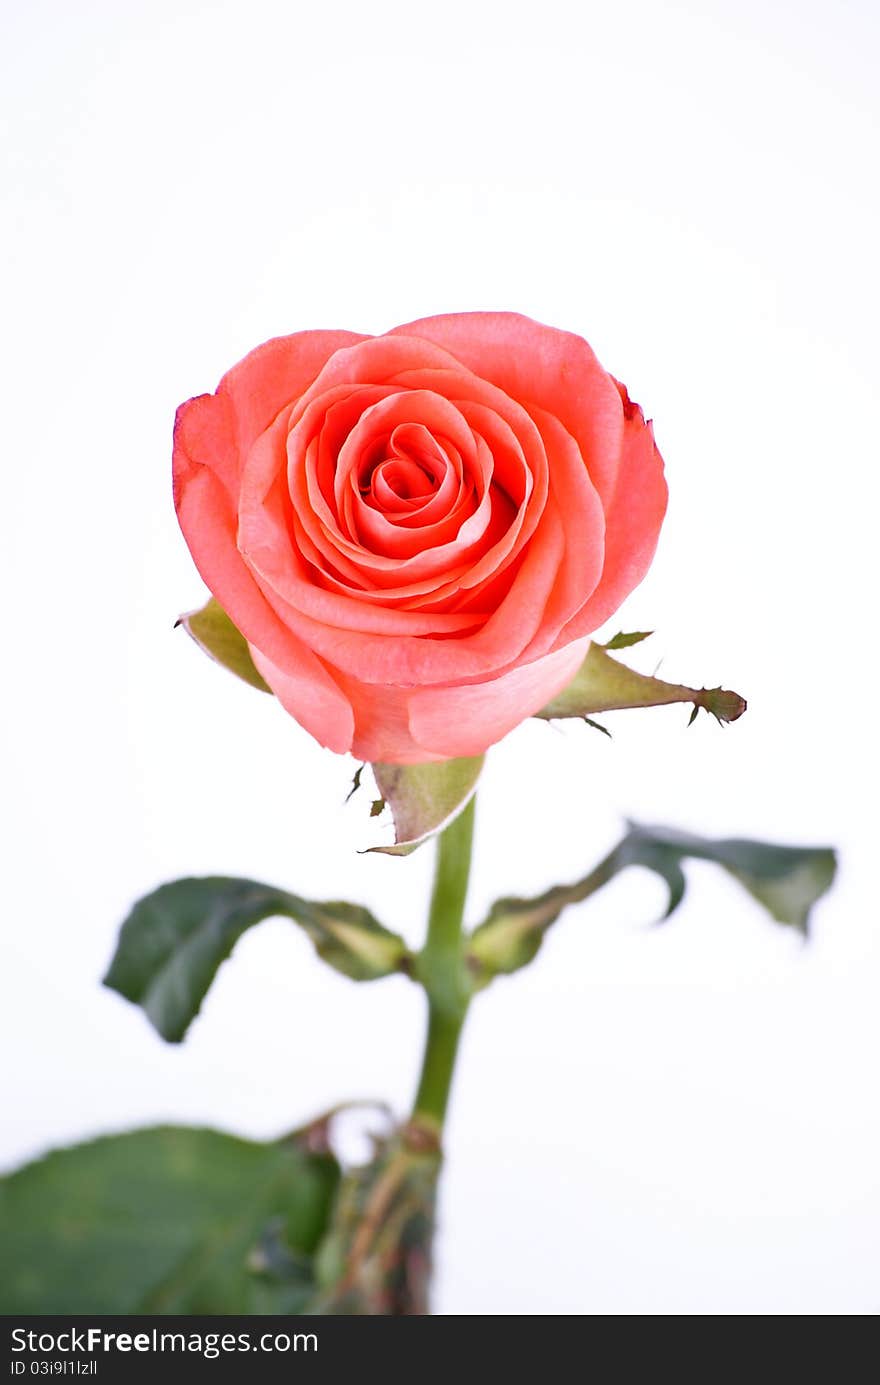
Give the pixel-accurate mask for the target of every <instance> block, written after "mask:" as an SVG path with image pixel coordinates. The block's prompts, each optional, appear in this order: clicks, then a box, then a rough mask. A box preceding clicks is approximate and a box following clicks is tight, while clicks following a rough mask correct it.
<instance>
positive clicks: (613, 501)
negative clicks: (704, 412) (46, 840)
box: [174, 313, 666, 764]
mask: <svg viewBox="0 0 880 1385" xmlns="http://www.w3.org/2000/svg"><path fill="white" fill-rule="evenodd" d="M174 493H175V503H176V506H177V512H178V516H179V519H180V524H181V527H182V529H183V533H184V535H185V537H186V541H187V543H188V544H189V547H190V550H191V552H192V555H193V558H194V559H195V562H196V566H197V567H198V569H199V572H200V573H201V575H202V577H203V578H204V581H205V582H206V583H207V585H208V587H209V588H210V589H211V591H212V592H213V594H214V596H215V597H216V598H217V600H218V602H219V603H220V605H221V606H222V607H223V609H224V610H225V611H226V613H227V614H228V616H229V617H230V619H231V620H232V621H233V623H234V624H235V625H236V626H237V628H238V629H239V630H240V631H241V633H242V634H243V635H244V636H245V638H246V640H247V641H248V644H249V646H250V651H251V654H252V656H253V660H254V663H255V664H256V666H257V668H258V669H259V671H260V673H261V674H262V676H263V678H264V679H265V680H266V682H267V683H268V684H269V686H270V687H271V688H272V690H273V692H274V693H275V694H276V696H277V697H278V699H279V701H280V702H281V703H282V705H283V706H284V707H285V708H286V709H287V711H288V712H289V713H290V714H291V715H292V716H293V717H295V719H296V720H297V721H298V722H299V723H300V724H301V725H302V726H304V727H305V728H306V730H307V731H309V732H310V733H311V734H312V735H313V736H314V737H315V738H316V739H317V740H318V741H320V742H321V744H322V745H325V746H328V747H329V748H330V749H331V750H335V751H351V752H352V753H353V754H354V755H356V756H358V757H359V758H361V759H363V760H372V761H386V762H390V763H397V764H408V763H418V762H422V761H429V760H441V759H448V758H451V757H453V756H458V755H476V754H479V753H480V752H482V751H483V750H485V749H486V748H487V747H488V746H489V745H492V744H493V743H494V742H495V741H498V740H500V738H501V737H502V736H504V735H505V734H506V733H507V732H508V731H510V730H511V729H512V728H513V727H515V726H516V725H518V724H519V723H520V722H521V721H523V720H524V719H525V718H526V717H528V716H531V715H532V714H533V713H535V712H537V711H539V710H540V709H541V707H543V706H544V705H545V704H546V703H547V702H549V700H550V699H551V698H552V697H553V696H554V695H555V694H556V693H558V692H559V691H560V690H561V689H562V688H563V687H564V686H565V684H566V683H567V682H569V681H570V679H571V678H572V677H573V676H574V674H575V672H576V671H577V669H578V666H579V665H580V663H581V661H582V660H583V658H584V655H585V653H586V650H587V647H588V644H589V635H590V633H591V632H592V631H594V630H596V629H597V627H598V626H600V625H601V624H602V623H603V622H604V621H605V620H607V619H608V617H609V616H610V615H612V613H613V612H614V611H615V610H616V608H617V607H618V606H619V605H620V603H621V601H622V600H623V599H624V597H625V596H627V595H628V593H629V592H631V591H632V589H633V587H635V586H636V584H637V583H638V582H639V581H640V580H641V579H642V577H643V576H644V574H645V572H646V570H647V568H648V565H649V564H650V562H651V558H652V557H653V554H654V549H655V546H656V543H657V535H658V532H659V529H660V524H661V522H662V519H663V514H664V511H665V508H666V484H665V481H664V479H663V462H662V459H661V457H660V454H659V452H658V451H657V449H656V447H655V445H654V439H653V434H652V432H651V426H650V424H648V423H646V422H645V420H644V418H643V416H642V412H641V410H640V409H639V408H638V406H637V405H635V404H633V403H632V402H631V401H630V399H629V397H628V395H627V392H626V390H625V389H624V387H623V386H622V385H621V384H619V383H618V382H617V381H616V380H615V379H613V377H612V376H610V375H609V374H607V372H606V371H605V370H603V368H602V366H601V365H600V364H599V362H598V361H597V359H596V357H595V355H594V354H593V352H592V351H591V349H590V347H589V346H588V345H587V343H586V342H585V341H583V340H582V339H581V338H580V337H578V336H574V335H572V334H571V333H568V332H562V331H558V330H556V329H554V328H552V327H545V326H543V325H542V324H540V323H538V322H533V321H532V320H531V319H529V318H526V317H521V316H519V315H518V314H515V313H452V314H449V315H445V316H440V317H429V318H423V319H422V320H421V321H418V322H412V323H409V324H408V325H407V326H405V327H396V328H395V329H394V330H393V331H391V332H388V333H386V334H385V335H384V336H378V337H369V336H360V335H358V334H356V333H354V332H296V333H294V335H293V336H289V337H279V338H277V339H276V340H274V341H269V342H266V344H265V345H264V346H260V347H258V348H257V349H256V350H255V351H253V352H251V354H250V355H249V356H246V357H245V359H244V360H243V361H242V362H241V363H240V364H239V365H237V366H235V367H234V368H233V369H232V370H231V371H230V372H229V374H228V375H225V376H224V377H223V379H222V380H221V382H220V385H219V387H218V389H217V392H216V393H215V394H203V395H199V396H198V397H197V398H195V399H191V400H189V402H188V403H186V404H184V405H182V407H181V408H180V409H179V410H178V415H177V423H176V427H175V436H174Z"/></svg>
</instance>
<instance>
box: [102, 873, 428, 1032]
mask: <svg viewBox="0 0 880 1385" xmlns="http://www.w3.org/2000/svg"><path fill="white" fill-rule="evenodd" d="M276 915H281V916H282V917H286V918H290V919H292V920H293V921H294V922H295V923H298V924H299V925H300V927H301V928H303V929H304V930H305V932H306V933H307V934H308V936H309V938H310V939H311V941H312V942H313V944H314V946H315V949H316V950H317V952H318V955H319V956H320V957H322V958H323V960H324V961H325V962H327V963H328V965H329V966H331V967H333V968H335V970H336V971H340V972H342V973H343V975H345V976H348V977H351V979H352V980H354V981H374V980H377V979H378V978H380V977H383V976H388V975H390V974H391V973H392V972H395V971H406V970H407V969H408V966H409V953H408V951H407V947H406V944H405V942H404V941H403V939H402V938H401V937H400V936H399V935H398V934H397V933H392V932H390V931H389V930H388V929H387V928H385V927H383V925H382V924H381V923H379V922H378V921H377V920H376V919H375V918H374V916H373V915H372V914H371V913H370V911H369V910H368V909H365V908H363V907H362V906H361V905H358V904H347V903H344V902H337V901H332V902H330V903H315V902H314V901H312V900H308V899H301V898H300V897H299V896H298V895H294V894H290V893H289V892H288V891H287V890H279V889H275V888H274V887H272V886H270V885H261V884H259V883H258V882H257V881H255V880H239V879H234V878H231V877H228V876H206V877H202V878H195V877H191V878H187V879H183V880H175V881H173V882H172V883H171V884H168V885H162V886H161V887H160V888H159V889H158V890H154V891H153V892H152V893H151V894H148V895H146V896H145V897H144V898H143V899H141V900H139V901H138V903H137V904H135V906H134V908H133V909H132V911H131V913H130V914H129V916H128V918H127V919H126V920H125V922H124V923H123V925H122V928H121V930H120V934H119V939H118V942H117V946H116V952H115V954H114V957H113V960H112V962H111V963H110V968H109V970H108V972H107V975H106V976H105V977H104V984H105V985H106V986H109V987H110V988H111V990H114V991H118V992H119V994H120V995H123V996H125V997H126V999H127V1000H130V1001H132V1002H133V1003H134V1004H136V1005H140V1007H141V1008H142V1009H143V1011H144V1013H145V1014H146V1016H147V1018H148V1019H149V1020H150V1023H151V1024H152V1025H153V1026H154V1027H155V1028H156V1029H157V1030H158V1032H159V1033H160V1034H161V1035H162V1038H163V1039H167V1040H168V1041H169V1042H170V1043H179V1042H180V1040H181V1039H182V1038H183V1036H184V1034H185V1033H186V1031H187V1029H188V1027H189V1025H190V1023H191V1022H192V1020H193V1019H194V1018H195V1017H196V1015H197V1014H198V1012H199V1008H200V1006H201V1003H202V1001H203V999H204V997H205V995H206V994H207V991H208V988H209V987H210V985H211V982H212V981H213V979H214V976H215V975H216V973H217V969H218V967H219V966H220V964H221V962H223V961H224V960H225V959H226V958H227V957H228V956H229V954H230V952H231V951H232V949H233V947H234V946H235V944H236V943H237V941H238V939H239V938H240V937H241V935H242V933H244V932H245V931H246V930H247V929H248V928H251V927H253V925H254V924H256V923H259V922H260V921H261V920H262V919H266V918H272V917H274V916H276Z"/></svg>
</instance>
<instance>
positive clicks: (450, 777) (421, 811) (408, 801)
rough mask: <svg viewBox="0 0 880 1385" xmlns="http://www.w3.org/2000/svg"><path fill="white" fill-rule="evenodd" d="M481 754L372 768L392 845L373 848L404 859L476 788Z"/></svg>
mask: <svg viewBox="0 0 880 1385" xmlns="http://www.w3.org/2000/svg"><path fill="white" fill-rule="evenodd" d="M484 758H485V757H484V756H483V755H477V756H474V757H472V758H468V759H461V760H441V761H438V762H437V763H435V764H426V765H385V764H375V765H373V775H374V777H375V780H376V786H377V788H378V790H379V793H380V794H381V796H382V798H383V799H384V800H385V802H386V803H387V804H388V806H389V808H390V809H391V815H392V817H393V818H394V845H393V846H373V847H370V850H371V851H382V852H384V853H385V854H386V855H388V856H408V855H409V853H410V852H411V851H415V849H416V847H417V846H421V844H422V842H426V841H427V840H428V838H429V837H432V836H434V834H435V833H436V832H440V831H442V829H443V828H444V827H446V826H447V825H448V824H449V823H450V822H451V821H452V820H453V818H456V817H457V816H458V814H459V813H460V812H461V810H462V809H463V808H464V807H466V805H467V804H468V802H469V801H470V799H471V797H472V796H473V793H474V791H475V789H476V787H477V780H478V779H479V777H480V771H481V770H482V768H483V761H484Z"/></svg>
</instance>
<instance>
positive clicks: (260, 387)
mask: <svg viewBox="0 0 880 1385" xmlns="http://www.w3.org/2000/svg"><path fill="white" fill-rule="evenodd" d="M366 340H368V338H366V337H363V336H361V334H360V333H358V332H294V333H293V335H292V336H289V337H273V339H272V340H271V341H267V342H264V344H263V345H262V346H258V347H257V349H256V350H255V351H251V352H250V354H249V355H247V356H245V358H244V360H243V361H239V363H238V365H235V366H233V367H232V369H231V370H230V371H227V373H226V374H225V375H224V376H223V379H222V380H221V381H220V384H219V385H218V387H217V393H218V395H225V396H226V397H227V398H228V399H229V400H230V402H231V404H232V406H233V408H234V410H235V415H236V419H237V421H238V429H239V432H238V443H239V447H240V449H241V454H242V456H245V455H246V454H247V451H248V449H249V448H250V446H251V443H252V442H253V441H254V439H255V438H256V437H258V436H259V434H260V433H262V431H263V429H264V428H267V427H268V426H269V424H270V423H271V422H272V420H273V419H274V418H275V416H276V414H277V413H279V411H280V410H281V409H283V408H285V407H289V406H290V402H291V400H294V399H298V398H299V397H300V395H302V394H304V393H305V391H306V390H307V389H308V388H309V386H310V385H311V384H312V383H313V381H314V380H315V378H316V377H317V376H318V375H319V374H320V372H321V370H322V369H324V367H325V366H326V365H327V362H328V360H329V359H332V357H333V355H334V354H335V352H337V351H340V350H347V349H350V348H351V347H352V346H355V345H356V344H357V343H358V342H361V341H366Z"/></svg>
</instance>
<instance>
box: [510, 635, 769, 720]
mask: <svg viewBox="0 0 880 1385" xmlns="http://www.w3.org/2000/svg"><path fill="white" fill-rule="evenodd" d="M639 634H640V638H645V636H643V635H642V634H641V632H639ZM633 643H636V637H635V636H634V635H616V636H615V638H614V640H611V641H610V642H609V645H608V646H607V647H603V646H602V645H601V644H591V645H590V647H589V649H588V650H587V656H586V658H585V659H584V662H583V663H582V664H581V666H580V669H579V670H578V672H577V673H576V674H575V676H574V678H573V679H572V681H571V682H570V683H569V684H568V685H567V687H565V688H563V689H562V692H560V693H557V695H556V697H554V698H553V701H552V702H548V704H547V706H546V707H544V708H543V709H542V710H541V711H540V712H538V713H537V715H538V716H539V717H541V718H542V719H543V720H544V721H553V720H555V719H557V718H561V717H590V716H592V715H593V714H594V713H595V712H614V711H619V710H622V709H624V708H628V707H659V706H664V705H666V704H668V703H673V702H691V703H693V706H694V715H696V713H697V711H699V710H700V709H701V708H702V709H704V710H705V711H707V712H710V713H711V714H712V716H713V717H715V719H716V720H717V721H721V722H724V721H736V719H737V717H740V716H742V714H743V712H744V711H745V710H746V702H745V699H744V698H742V697H740V695H739V693H735V692H727V691H726V690H725V689H724V688H687V687H685V686H684V685H683V684H681V683H664V682H663V681H662V680H661V679H659V678H649V677H648V676H647V675H646V674H644V673H636V672H635V670H634V669H631V668H627V666H626V664H621V663H620V662H619V661H618V660H617V659H612V657H611V655H610V654H608V653H607V649H608V648H615V649H620V648H623V647H624V645H625V644H633ZM691 720H693V716H692V717H691Z"/></svg>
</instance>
